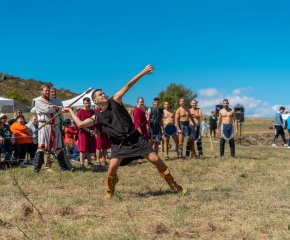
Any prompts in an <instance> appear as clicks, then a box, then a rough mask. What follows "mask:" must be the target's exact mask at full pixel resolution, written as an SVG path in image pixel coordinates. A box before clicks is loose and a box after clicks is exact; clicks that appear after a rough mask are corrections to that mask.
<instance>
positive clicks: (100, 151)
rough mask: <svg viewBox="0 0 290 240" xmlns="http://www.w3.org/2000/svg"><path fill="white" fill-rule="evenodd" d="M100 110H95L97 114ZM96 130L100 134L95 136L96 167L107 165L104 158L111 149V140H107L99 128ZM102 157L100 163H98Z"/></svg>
mask: <svg viewBox="0 0 290 240" xmlns="http://www.w3.org/2000/svg"><path fill="white" fill-rule="evenodd" d="M100 110H101V108H100V107H98V108H97V110H96V112H99V111H100ZM97 128H98V130H99V132H100V134H99V135H98V136H97V152H96V157H97V165H98V166H100V165H103V166H105V165H106V164H108V163H107V161H106V157H107V153H108V149H109V148H111V144H112V140H108V138H106V136H105V135H104V134H103V133H102V131H101V130H100V129H99V126H98V125H97ZM101 155H102V161H100V158H101Z"/></svg>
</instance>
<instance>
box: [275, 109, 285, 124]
mask: <svg viewBox="0 0 290 240" xmlns="http://www.w3.org/2000/svg"><path fill="white" fill-rule="evenodd" d="M275 126H282V127H283V126H284V124H283V119H282V115H281V113H280V112H277V113H276V115H275Z"/></svg>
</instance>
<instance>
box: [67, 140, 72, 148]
mask: <svg viewBox="0 0 290 240" xmlns="http://www.w3.org/2000/svg"><path fill="white" fill-rule="evenodd" d="M72 143H73V144H74V140H69V141H68V142H67V144H66V147H69V145H70V144H72Z"/></svg>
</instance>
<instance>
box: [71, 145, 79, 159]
mask: <svg viewBox="0 0 290 240" xmlns="http://www.w3.org/2000/svg"><path fill="white" fill-rule="evenodd" d="M73 156H74V157H73V158H74V160H72V161H73V162H79V161H80V152H78V144H77V145H75V147H74V150H73Z"/></svg>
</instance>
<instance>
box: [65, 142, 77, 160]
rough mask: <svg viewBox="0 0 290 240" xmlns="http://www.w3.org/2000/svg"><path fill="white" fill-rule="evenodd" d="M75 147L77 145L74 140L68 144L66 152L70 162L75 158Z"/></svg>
mask: <svg viewBox="0 0 290 240" xmlns="http://www.w3.org/2000/svg"><path fill="white" fill-rule="evenodd" d="M74 147H75V143H74V141H73V140H70V141H69V142H68V143H67V144H66V151H67V156H68V159H69V160H73V158H74V155H73V154H74V153H73V151H74Z"/></svg>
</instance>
